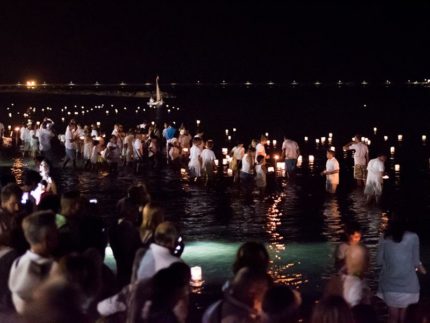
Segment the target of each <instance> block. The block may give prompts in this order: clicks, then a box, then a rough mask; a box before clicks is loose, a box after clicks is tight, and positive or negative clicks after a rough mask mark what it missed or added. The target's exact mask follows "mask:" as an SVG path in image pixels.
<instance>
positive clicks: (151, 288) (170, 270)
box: [0, 171, 429, 323]
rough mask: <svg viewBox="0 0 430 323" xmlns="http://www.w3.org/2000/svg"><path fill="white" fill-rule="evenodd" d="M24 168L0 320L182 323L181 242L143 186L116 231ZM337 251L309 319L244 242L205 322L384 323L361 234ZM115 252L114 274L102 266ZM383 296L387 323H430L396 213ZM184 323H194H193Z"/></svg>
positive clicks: (1, 244)
mask: <svg viewBox="0 0 430 323" xmlns="http://www.w3.org/2000/svg"><path fill="white" fill-rule="evenodd" d="M37 175H39V174H37V173H36V172H34V171H27V172H26V173H25V175H24V177H25V178H24V182H23V185H22V186H19V185H17V184H15V183H8V184H5V185H4V186H3V187H2V189H1V208H0V285H1V289H0V319H1V321H2V322H95V321H96V320H103V321H105V322H187V318H188V317H189V315H190V311H192V310H193V307H192V304H190V293H191V287H190V280H191V272H190V268H189V266H188V265H187V264H186V263H185V262H184V261H183V260H181V254H182V251H183V250H184V244H183V239H182V237H181V235H180V233H179V231H178V230H177V228H176V226H175V224H174V223H172V222H169V221H166V215H165V213H164V210H163V208H162V207H161V206H160V205H159V204H157V203H155V202H153V201H151V197H150V194H149V192H148V191H147V189H146V187H145V185H143V184H139V185H136V186H133V187H131V188H130V189H129V191H128V193H127V195H126V196H125V197H124V198H122V199H121V200H119V201H118V203H117V210H116V214H117V218H116V219H115V221H114V223H113V224H112V225H110V226H109V227H106V226H105V224H104V223H103V222H102V221H101V218H100V217H98V216H97V214H96V213H97V212H96V209H95V207H94V205H92V204H91V203H89V201H88V200H86V199H85V198H83V197H82V196H81V195H80V194H79V192H77V191H70V192H64V193H62V194H61V195H58V194H54V193H50V194H48V195H46V196H44V197H42V198H41V200H40V201H39V203H37V202H36V201H35V200H34V199H32V197H31V195H30V196H29V197H28V198H27V200H25V201H24V200H23V194H25V192H28V191H29V190H32V189H35V187H36V185H37V183H38V180H40V178H41V176H40V175H39V178H37ZM346 237H347V239H346V240H345V242H344V243H341V244H340V245H338V247H337V248H336V251H335V255H334V258H335V263H334V274H333V276H332V278H331V279H330V280H329V281H328V282H327V284H326V288H325V291H324V294H323V295H322V298H321V299H320V300H319V302H317V303H316V304H315V306H314V309H313V311H312V313H311V314H309V315H306V313H303V312H302V310H301V304H302V297H301V295H300V293H299V292H298V291H296V290H294V289H292V288H290V287H288V286H286V285H279V284H276V283H274V279H273V278H275V277H271V276H270V256H269V254H268V252H267V250H266V248H265V246H264V245H263V244H262V243H260V242H252V241H251V242H246V243H244V244H243V245H242V246H241V247H240V248H239V250H238V252H237V256H236V260H235V262H234V263H233V264H232V273H231V279H229V280H228V281H226V283H225V284H224V286H223V287H222V290H223V297H222V299H220V300H219V301H216V302H215V303H213V304H212V305H210V306H208V308H207V309H206V310H205V312H204V314H203V317H202V322H205V323H206V322H299V321H300V320H302V319H303V318H307V319H308V321H309V322H311V323H337V322H339V323H340V322H355V323H361V322H366V323H371V322H377V321H378V316H377V314H376V311H375V309H374V307H373V304H374V297H373V295H372V293H371V291H370V289H369V287H368V285H367V284H366V280H365V276H366V272H367V271H368V270H369V267H368V265H369V261H368V259H369V255H368V252H367V249H366V247H365V246H364V245H363V244H362V243H361V231H360V228H359V227H358V226H357V225H350V226H348V227H347V230H346ZM108 243H109V245H110V247H111V249H112V252H113V256H114V258H115V260H116V268H117V270H116V272H115V273H114V272H112V271H111V270H110V269H109V268H108V267H107V266H106V265H105V264H104V261H103V259H104V257H105V250H106V247H107V245H108ZM377 263H378V265H380V266H381V267H382V268H381V272H380V279H379V286H378V290H377V294H376V295H377V296H378V297H380V298H381V299H382V300H383V301H384V302H385V303H386V304H387V306H388V308H389V322H411V323H412V322H421V323H422V322H427V321H426V320H428V319H429V316H428V312H426V309H425V308H423V307H422V306H421V305H417V304H419V303H418V302H419V281H418V277H417V271H418V272H420V273H423V274H425V273H426V270H425V268H424V266H423V265H422V263H421V261H420V255H419V239H418V236H417V235H416V234H415V233H412V232H410V231H407V227H406V226H405V222H404V221H403V220H402V219H401V218H398V217H396V216H393V217H392V218H391V219H390V221H389V223H388V226H387V229H386V231H385V233H384V235H383V236H382V237H381V239H380V242H379V246H378V252H377ZM188 321H189V320H188Z"/></svg>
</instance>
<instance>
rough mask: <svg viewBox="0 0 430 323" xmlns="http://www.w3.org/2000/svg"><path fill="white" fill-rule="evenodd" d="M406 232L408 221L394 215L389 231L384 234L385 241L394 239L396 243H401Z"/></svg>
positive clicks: (388, 227) (389, 223)
mask: <svg viewBox="0 0 430 323" xmlns="http://www.w3.org/2000/svg"><path fill="white" fill-rule="evenodd" d="M405 231H406V221H405V220H404V219H403V218H401V217H399V216H396V215H394V216H393V217H392V218H391V219H390V220H389V221H388V226H387V229H386V231H385V233H384V239H392V240H393V241H394V242H397V243H399V242H400V241H402V239H403V234H404V233H405Z"/></svg>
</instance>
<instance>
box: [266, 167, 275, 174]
mask: <svg viewBox="0 0 430 323" xmlns="http://www.w3.org/2000/svg"><path fill="white" fill-rule="evenodd" d="M267 172H269V173H273V172H275V167H273V166H270V167H267Z"/></svg>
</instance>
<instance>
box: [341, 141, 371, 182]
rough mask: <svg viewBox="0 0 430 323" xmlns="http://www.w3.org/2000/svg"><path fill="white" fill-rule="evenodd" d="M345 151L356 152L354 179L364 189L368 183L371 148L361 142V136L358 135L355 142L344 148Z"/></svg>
mask: <svg viewBox="0 0 430 323" xmlns="http://www.w3.org/2000/svg"><path fill="white" fill-rule="evenodd" d="M343 150H345V151H346V150H354V178H355V180H356V181H357V185H358V186H360V187H363V186H364V182H365V181H366V166H367V163H368V161H369V148H368V147H367V145H366V144H364V143H363V142H361V137H360V135H356V136H355V137H354V140H353V141H351V142H350V143H348V144H346V145H345V146H343Z"/></svg>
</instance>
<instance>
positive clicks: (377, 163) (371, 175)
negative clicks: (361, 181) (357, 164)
mask: <svg viewBox="0 0 430 323" xmlns="http://www.w3.org/2000/svg"><path fill="white" fill-rule="evenodd" d="M384 171H385V166H384V163H383V162H382V161H381V160H379V158H374V159H371V160H369V164H368V165H367V179H366V183H367V182H379V183H382V181H383V180H382V173H383V172H384Z"/></svg>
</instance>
